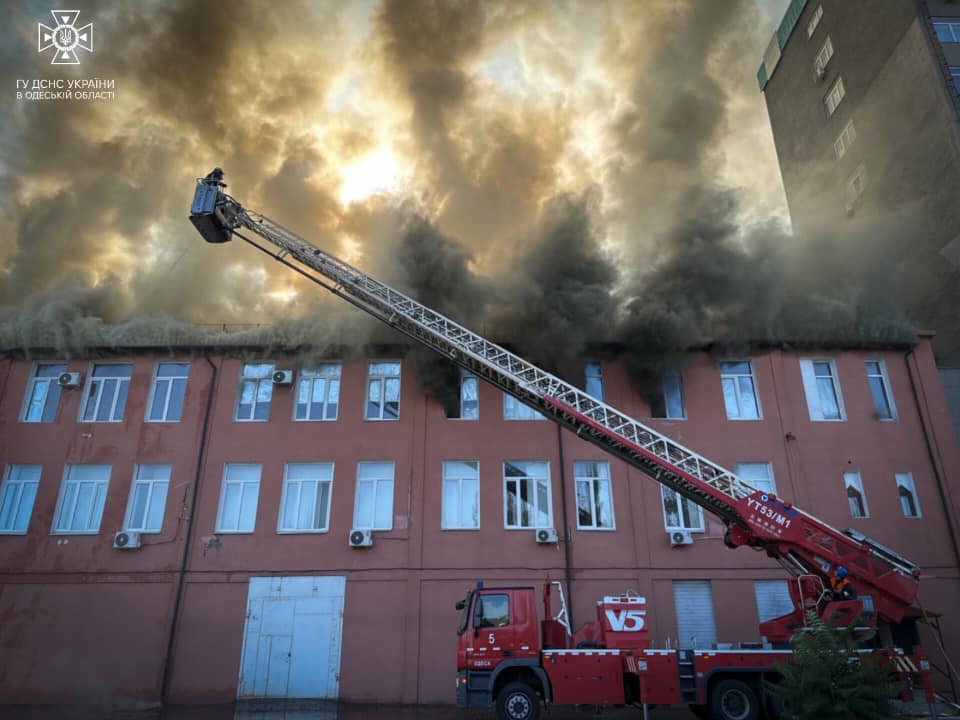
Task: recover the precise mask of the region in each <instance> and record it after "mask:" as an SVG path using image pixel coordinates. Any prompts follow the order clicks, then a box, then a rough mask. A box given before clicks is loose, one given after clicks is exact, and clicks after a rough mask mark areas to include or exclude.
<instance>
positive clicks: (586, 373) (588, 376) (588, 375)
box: [583, 360, 604, 402]
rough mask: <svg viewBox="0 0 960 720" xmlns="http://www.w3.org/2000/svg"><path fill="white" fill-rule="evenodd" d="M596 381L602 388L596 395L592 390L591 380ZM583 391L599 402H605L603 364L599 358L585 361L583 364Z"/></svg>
mask: <svg viewBox="0 0 960 720" xmlns="http://www.w3.org/2000/svg"><path fill="white" fill-rule="evenodd" d="M594 369H595V370H596V372H595V373H594V372H591V370H594ZM591 380H593V381H595V382H596V383H597V384H598V385H599V388H600V395H599V396H597V395H594V394H593V393H592V392H590V381H591ZM583 391H584V392H585V393H586V394H587V395H589V396H590V397H592V398H593V399H594V400H596V401H598V402H603V401H604V400H603V365H602V363H601V362H600V361H599V360H596V361H594V362H588V363H584V365H583Z"/></svg>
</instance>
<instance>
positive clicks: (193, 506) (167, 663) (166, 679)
mask: <svg viewBox="0 0 960 720" xmlns="http://www.w3.org/2000/svg"><path fill="white" fill-rule="evenodd" d="M203 359H204V360H206V361H207V364H208V365H209V366H210V385H209V386H208V388H207V407H206V410H204V412H203V429H202V430H201V431H200V447H199V449H198V450H197V471H196V474H195V476H194V480H193V494H192V495H191V497H190V514H189V515H188V516H187V534H186V538H185V540H184V543H183V558H182V559H181V561H180V574H179V577H178V578H177V596H176V598H175V599H174V601H173V618H172V619H171V621H170V636H169V637H168V638H167V655H166V657H165V658H164V660H163V677H162V678H161V680H160V702H161V703H163V702H165V701H166V699H167V693H168V691H169V689H170V688H169V685H170V669H171V666H172V665H173V662H172V659H173V643H174V638H176V635H177V627H178V625H179V624H180V605H181V602H182V600H183V586H184V582H185V580H186V577H187V562H188V560H189V559H190V541H191V540H192V538H193V518H194V515H195V514H196V511H197V496H198V495H199V494H200V477H201V475H202V473H203V464H204V460H205V455H206V450H207V430H208V429H209V426H210V410H211V409H212V407H213V393H214V390H215V389H216V386H217V375H218V373H217V370H218V368H217V366H216V365H214V363H213V361H212V360H210V358H209V356H207V355H206V354H204V356H203Z"/></svg>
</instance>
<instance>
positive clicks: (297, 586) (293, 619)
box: [237, 577, 346, 699]
mask: <svg viewBox="0 0 960 720" xmlns="http://www.w3.org/2000/svg"><path fill="white" fill-rule="evenodd" d="M345 587H346V580H345V578H343V577H271V578H250V587H249V591H248V595H247V620H246V625H245V628H244V635H243V653H242V656H241V660H240V680H239V683H238V685H237V697H239V698H330V699H335V698H336V697H337V695H338V694H339V685H340V639H341V632H342V618H343V593H344V588H345Z"/></svg>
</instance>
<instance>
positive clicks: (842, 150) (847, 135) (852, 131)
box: [833, 120, 857, 160]
mask: <svg viewBox="0 0 960 720" xmlns="http://www.w3.org/2000/svg"><path fill="white" fill-rule="evenodd" d="M856 139H857V129H856V128H855V127H854V125H853V120H851V121H850V122H848V123H847V124H846V126H845V127H844V128H843V132H842V133H840V136H839V137H838V138H837V139H836V140H834V142H833V149H834V151H835V152H836V153H837V160H839V159H840V158H842V157H843V156H844V155H846V154H847V150H849V149H850V146H851V145H853V141H854V140H856Z"/></svg>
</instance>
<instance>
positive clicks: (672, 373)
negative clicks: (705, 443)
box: [650, 368, 687, 420]
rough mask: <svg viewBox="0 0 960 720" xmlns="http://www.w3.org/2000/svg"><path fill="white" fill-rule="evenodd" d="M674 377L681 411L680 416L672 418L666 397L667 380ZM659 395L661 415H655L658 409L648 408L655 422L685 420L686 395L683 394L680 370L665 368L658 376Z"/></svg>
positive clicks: (681, 372)
mask: <svg viewBox="0 0 960 720" xmlns="http://www.w3.org/2000/svg"><path fill="white" fill-rule="evenodd" d="M668 377H676V379H677V389H678V391H679V393H680V409H681V411H682V414H681V415H677V416H672V415H670V403H669V401H668V397H667V378H668ZM660 394H661V396H662V399H663V415H658V414H657V413H656V411H657V409H658V408H655V407H653V405H652V404H651V406H650V417H651V418H653V419H655V420H686V419H687V399H686V394H685V393H684V392H683V371H682V370H681V369H680V368H667V369H665V370H664V371H663V372H662V373H661V374H660Z"/></svg>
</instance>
